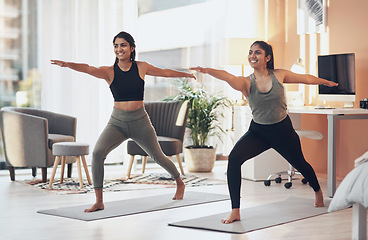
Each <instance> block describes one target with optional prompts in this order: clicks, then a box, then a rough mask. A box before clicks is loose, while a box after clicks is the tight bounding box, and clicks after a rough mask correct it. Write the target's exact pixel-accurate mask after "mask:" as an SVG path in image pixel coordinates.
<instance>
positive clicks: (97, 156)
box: [92, 148, 106, 162]
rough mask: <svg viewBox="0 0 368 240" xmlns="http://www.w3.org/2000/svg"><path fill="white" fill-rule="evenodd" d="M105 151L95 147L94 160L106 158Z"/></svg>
mask: <svg viewBox="0 0 368 240" xmlns="http://www.w3.org/2000/svg"><path fill="white" fill-rule="evenodd" d="M105 158H106V156H105V152H104V151H102V150H100V149H98V148H95V149H94V150H93V152H92V162H99V161H103V159H105Z"/></svg>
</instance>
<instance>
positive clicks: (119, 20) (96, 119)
mask: <svg viewBox="0 0 368 240" xmlns="http://www.w3.org/2000/svg"><path fill="white" fill-rule="evenodd" d="M38 14H39V18H38V19H39V26H38V27H39V29H40V32H39V46H38V48H39V67H40V69H39V70H40V72H41V74H42V100H41V101H42V108H43V109H46V110H50V111H55V112H59V113H63V114H68V115H72V116H75V117H77V119H78V121H77V141H80V142H85V143H89V144H90V149H91V150H90V151H91V152H92V149H93V147H94V145H95V143H96V140H97V138H98V136H99V134H100V133H101V131H102V130H103V128H104V127H105V125H106V123H107V121H108V119H109V116H110V114H111V111H112V109H113V98H112V95H111V93H110V91H109V87H108V85H107V83H106V82H105V80H103V79H97V78H94V77H91V76H89V75H87V74H84V73H79V72H75V71H73V70H70V69H66V68H60V67H58V66H54V65H51V64H50V59H60V60H65V61H72V62H80V63H87V64H89V65H92V66H111V65H113V64H114V61H115V55H114V52H113V45H112V40H113V37H114V36H115V35H116V34H117V33H119V32H120V31H127V32H130V33H131V34H132V35H133V36H134V33H135V31H136V29H135V24H136V22H137V7H136V0H109V1H103V0H53V1H49V0H40V1H39V13H38ZM125 152H126V148H125V147H124V146H123V145H122V146H120V147H119V148H118V149H117V150H115V151H113V152H112V153H111V154H110V155H109V156H108V159H107V161H109V159H110V160H112V161H122V160H124V159H123V158H124V157H126V154H125ZM90 156H91V154H90Z"/></svg>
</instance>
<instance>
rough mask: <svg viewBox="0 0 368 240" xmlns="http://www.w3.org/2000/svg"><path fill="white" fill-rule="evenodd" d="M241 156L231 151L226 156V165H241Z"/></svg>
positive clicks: (230, 166)
mask: <svg viewBox="0 0 368 240" xmlns="http://www.w3.org/2000/svg"><path fill="white" fill-rule="evenodd" d="M240 159H241V156H240V155H239V154H236V153H234V152H231V153H230V155H229V157H228V167H229V168H232V167H240V166H241V160H240Z"/></svg>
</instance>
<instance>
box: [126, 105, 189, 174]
mask: <svg viewBox="0 0 368 240" xmlns="http://www.w3.org/2000/svg"><path fill="white" fill-rule="evenodd" d="M188 103H189V102H188V101H184V102H182V101H175V102H164V101H160V102H145V103H144V107H145V109H146V111H147V114H148V116H149V117H150V119H151V122H152V125H153V127H154V128H155V130H156V134H157V138H158V142H159V144H160V146H161V149H162V151H163V152H164V154H165V155H166V156H168V157H169V158H170V159H172V156H174V155H175V156H176V159H177V161H178V164H179V167H180V170H181V173H182V174H184V169H183V166H182V162H181V158H180V153H182V152H183V139H184V133H185V128H186V125H187V118H188V110H189V106H188ZM127 150H128V154H129V155H130V162H129V166H128V172H127V178H130V173H131V170H132V165H133V161H134V156H135V155H140V156H143V158H142V173H144V171H145V166H146V162H147V156H148V154H147V153H146V152H145V151H144V150H143V149H142V148H141V147H140V146H139V145H138V144H136V143H135V142H134V141H133V140H129V141H128V144H127Z"/></svg>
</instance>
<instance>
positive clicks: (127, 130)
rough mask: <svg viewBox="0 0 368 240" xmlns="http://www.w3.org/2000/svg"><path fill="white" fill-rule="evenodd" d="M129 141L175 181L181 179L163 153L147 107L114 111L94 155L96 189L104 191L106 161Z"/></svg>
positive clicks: (94, 183)
mask: <svg viewBox="0 0 368 240" xmlns="http://www.w3.org/2000/svg"><path fill="white" fill-rule="evenodd" d="M128 138H131V139H133V140H134V141H135V142H136V143H137V144H138V145H139V146H140V147H141V148H142V149H143V150H144V151H145V152H146V153H147V154H148V155H149V156H151V157H152V158H153V159H154V161H155V162H156V163H158V164H159V165H160V166H161V167H163V168H164V169H165V170H166V171H167V172H169V173H170V175H171V176H172V177H173V178H175V179H176V178H178V177H179V176H180V173H179V172H178V170H177V169H176V167H175V165H174V163H173V162H172V161H171V160H170V159H169V158H168V157H166V156H165V154H164V153H163V152H162V150H161V147H160V145H159V143H158V141H157V136H156V132H155V129H154V128H153V126H152V124H151V121H150V119H149V117H148V115H147V112H146V111H145V109H144V107H142V108H139V109H137V110H133V111H123V110H120V109H117V108H114V110H113V112H112V114H111V117H110V120H109V122H108V124H107V126H106V127H105V129H104V130H103V132H102V133H101V135H100V137H99V138H98V140H97V143H96V146H95V148H94V150H93V154H92V178H93V185H94V188H95V189H99V188H102V187H103V179H104V161H105V159H106V156H107V154H109V153H110V152H111V151H112V150H113V149H114V148H116V147H117V146H119V145H120V144H121V143H122V142H124V141H125V140H127V139H128Z"/></svg>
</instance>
